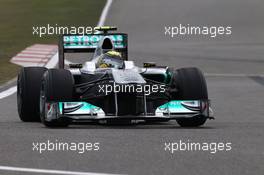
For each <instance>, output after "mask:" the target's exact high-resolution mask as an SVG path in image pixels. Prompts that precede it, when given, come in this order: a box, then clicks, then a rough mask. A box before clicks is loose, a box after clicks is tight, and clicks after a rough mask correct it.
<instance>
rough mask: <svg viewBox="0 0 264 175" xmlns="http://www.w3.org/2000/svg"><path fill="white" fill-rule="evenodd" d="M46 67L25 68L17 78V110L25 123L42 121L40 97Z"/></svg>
mask: <svg viewBox="0 0 264 175" xmlns="http://www.w3.org/2000/svg"><path fill="white" fill-rule="evenodd" d="M46 70H47V69H46V68H45V67H23V68H21V70H20V72H19V74H18V78H17V109H18V114H19V118H20V119H21V120H22V121H23V122H36V121H40V117H39V116H40V111H39V97H40V86H41V79H42V76H43V74H44V72H45V71H46Z"/></svg>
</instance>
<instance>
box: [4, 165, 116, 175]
mask: <svg viewBox="0 0 264 175" xmlns="http://www.w3.org/2000/svg"><path fill="white" fill-rule="evenodd" d="M1 170H3V171H17V172H27V173H44V174H63V175H113V174H104V173H89V172H77V171H63V170H48V169H37V168H20V167H11V166H0V171H1Z"/></svg>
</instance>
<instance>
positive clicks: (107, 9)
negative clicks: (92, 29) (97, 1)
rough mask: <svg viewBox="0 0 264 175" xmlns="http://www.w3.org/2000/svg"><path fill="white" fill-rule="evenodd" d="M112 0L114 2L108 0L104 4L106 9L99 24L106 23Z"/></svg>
mask: <svg viewBox="0 0 264 175" xmlns="http://www.w3.org/2000/svg"><path fill="white" fill-rule="evenodd" d="M112 2H113V0H107V2H106V4H105V6H104V9H103V11H102V13H101V16H100V20H99V22H98V24H97V26H103V25H104V23H105V19H106V16H107V14H108V11H109V9H110V7H111V4H112Z"/></svg>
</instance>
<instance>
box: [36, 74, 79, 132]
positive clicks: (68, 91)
mask: <svg viewBox="0 0 264 175" xmlns="http://www.w3.org/2000/svg"><path fill="white" fill-rule="evenodd" d="M73 97H74V79H73V76H72V74H71V72H70V71H68V70H65V69H49V70H48V71H47V72H46V73H45V74H44V76H43V81H42V86H41V98H40V104H41V105H40V108H41V110H40V111H41V121H42V123H43V124H44V125H45V126H46V127H67V126H68V125H69V123H70V122H69V120H67V119H62V118H59V119H52V120H50V121H48V120H47V109H46V104H48V103H56V102H62V101H72V100H73Z"/></svg>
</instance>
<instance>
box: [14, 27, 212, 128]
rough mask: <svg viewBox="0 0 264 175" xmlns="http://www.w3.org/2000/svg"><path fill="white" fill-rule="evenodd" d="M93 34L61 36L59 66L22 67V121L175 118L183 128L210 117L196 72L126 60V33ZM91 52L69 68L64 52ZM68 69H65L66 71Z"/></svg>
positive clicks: (52, 123) (62, 123)
mask: <svg viewBox="0 0 264 175" xmlns="http://www.w3.org/2000/svg"><path fill="white" fill-rule="evenodd" d="M96 30H97V31H98V32H97V33H94V34H90V35H63V36H62V37H61V39H60V42H59V64H58V68H55V69H47V68H44V67H24V68H22V69H21V71H20V73H19V75H18V80H17V105H18V113H19V116H20V119H21V120H22V121H25V122H31V121H41V122H42V123H43V124H44V125H45V126H47V127H66V126H68V125H69V124H71V123H80V122H99V123H100V122H101V123H107V122H115V121H122V122H139V121H152V122H155V121H169V120H176V121H177V123H178V124H179V125H180V126H183V127H197V126H200V125H203V124H204V123H205V121H206V120H207V119H212V118H213V116H212V110H211V108H210V103H209V100H208V93H207V86H206V81H205V78H204V76H203V74H202V72H201V71H200V70H199V69H197V68H192V67H191V68H180V69H174V68H171V67H167V66H157V65H156V64H155V63H153V62H146V63H144V65H143V67H137V66H135V64H134V62H133V61H129V60H128V52H127V50H128V49H127V48H128V47H127V39H128V38H127V34H124V33H115V32H112V33H110V31H111V30H116V28H115V27H98V28H96ZM79 52H91V53H93V56H92V59H91V60H89V61H87V62H85V63H84V64H73V63H72V64H71V63H70V64H69V65H68V66H65V53H74V54H75V53H79ZM66 67H67V68H66Z"/></svg>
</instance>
